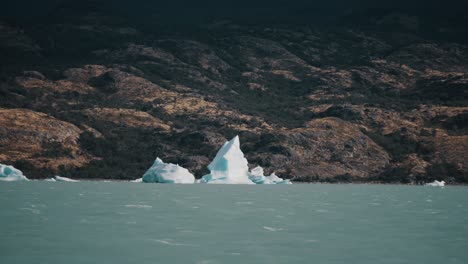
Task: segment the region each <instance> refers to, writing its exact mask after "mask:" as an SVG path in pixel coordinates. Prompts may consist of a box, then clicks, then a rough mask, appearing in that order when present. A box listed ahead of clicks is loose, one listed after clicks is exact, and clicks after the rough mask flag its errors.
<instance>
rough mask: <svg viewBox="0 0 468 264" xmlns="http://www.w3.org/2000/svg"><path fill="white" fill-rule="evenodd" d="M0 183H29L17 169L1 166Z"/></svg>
mask: <svg viewBox="0 0 468 264" xmlns="http://www.w3.org/2000/svg"><path fill="white" fill-rule="evenodd" d="M0 181H28V178H26V176H24V175H23V172H22V171H20V170H18V169H16V168H15V167H13V166H10V165H3V164H0Z"/></svg>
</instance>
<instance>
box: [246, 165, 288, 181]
mask: <svg viewBox="0 0 468 264" xmlns="http://www.w3.org/2000/svg"><path fill="white" fill-rule="evenodd" d="M263 174H264V172H263V168H262V167H260V166H257V167H255V168H253V169H252V170H251V171H250V173H249V179H250V180H251V181H252V182H254V183H256V184H292V183H291V181H290V180H283V179H282V178H280V177H278V176H276V174H275V173H272V174H271V175H270V176H265V175H263Z"/></svg>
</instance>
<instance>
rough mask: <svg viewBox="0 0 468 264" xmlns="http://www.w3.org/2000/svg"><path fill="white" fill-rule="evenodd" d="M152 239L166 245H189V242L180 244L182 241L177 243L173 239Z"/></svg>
mask: <svg viewBox="0 0 468 264" xmlns="http://www.w3.org/2000/svg"><path fill="white" fill-rule="evenodd" d="M150 240H151V241H154V242H157V243H160V244H164V245H168V246H176V247H177V246H188V245H187V244H180V243H176V242H173V241H172V239H152V238H151V239H150Z"/></svg>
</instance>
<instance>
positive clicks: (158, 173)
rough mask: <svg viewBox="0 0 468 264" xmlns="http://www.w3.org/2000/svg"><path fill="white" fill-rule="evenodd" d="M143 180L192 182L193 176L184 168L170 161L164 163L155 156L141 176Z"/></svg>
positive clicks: (193, 180)
mask: <svg viewBox="0 0 468 264" xmlns="http://www.w3.org/2000/svg"><path fill="white" fill-rule="evenodd" d="M142 181H143V182H158V183H194V182H195V177H194V176H193V175H192V174H191V173H190V172H189V171H188V170H187V169H185V168H182V167H180V166H179V165H176V164H172V163H164V162H163V161H162V160H161V159H160V158H156V160H155V161H154V163H153V165H152V166H151V168H149V169H148V170H147V171H146V172H145V174H144V175H143V178H142Z"/></svg>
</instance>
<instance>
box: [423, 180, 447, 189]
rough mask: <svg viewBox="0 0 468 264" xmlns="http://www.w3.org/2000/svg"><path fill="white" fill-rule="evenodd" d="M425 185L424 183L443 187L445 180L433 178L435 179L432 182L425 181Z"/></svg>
mask: <svg viewBox="0 0 468 264" xmlns="http://www.w3.org/2000/svg"><path fill="white" fill-rule="evenodd" d="M425 185H426V186H434V187H444V186H445V182H444V181H438V180H435V181H433V182H430V183H426V184H425Z"/></svg>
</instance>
